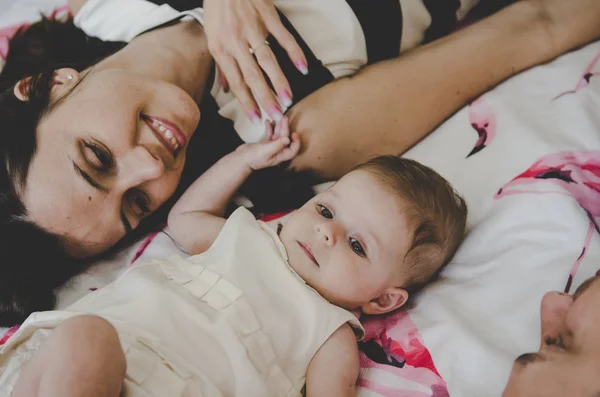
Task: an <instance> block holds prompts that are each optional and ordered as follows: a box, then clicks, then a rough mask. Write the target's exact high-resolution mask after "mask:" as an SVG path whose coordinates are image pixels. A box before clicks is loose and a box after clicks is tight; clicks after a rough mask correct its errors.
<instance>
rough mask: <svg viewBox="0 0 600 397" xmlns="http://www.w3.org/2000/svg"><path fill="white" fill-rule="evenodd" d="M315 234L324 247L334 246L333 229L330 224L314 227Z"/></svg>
mask: <svg viewBox="0 0 600 397" xmlns="http://www.w3.org/2000/svg"><path fill="white" fill-rule="evenodd" d="M314 230H315V234H316V235H317V237H318V238H319V240H320V241H321V242H323V243H324V244H325V245H328V246H332V245H334V244H335V240H336V236H335V227H334V226H333V224H332V223H331V222H330V223H329V224H326V223H320V224H317V225H315V229H314Z"/></svg>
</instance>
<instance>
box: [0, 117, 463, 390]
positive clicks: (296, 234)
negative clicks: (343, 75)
mask: <svg viewBox="0 0 600 397" xmlns="http://www.w3.org/2000/svg"><path fill="white" fill-rule="evenodd" d="M299 148H300V142H299V138H298V136H297V134H290V133H289V128H288V124H287V119H285V118H284V119H282V121H281V122H280V123H279V124H277V126H276V128H275V129H274V130H273V129H272V128H271V127H270V126H268V127H267V134H266V137H265V139H264V140H263V141H262V142H260V143H254V144H245V145H242V146H240V147H239V148H238V150H236V151H235V152H233V153H231V154H229V155H227V156H225V157H224V158H222V159H221V160H220V161H219V162H218V163H217V164H215V165H214V166H213V167H212V168H211V169H210V170H208V171H207V172H206V173H205V174H203V175H202V176H201V177H200V178H199V179H198V180H197V181H196V182H195V183H194V184H193V185H192V186H191V187H190V188H189V189H188V190H187V191H186V192H185V194H184V195H183V196H182V197H181V199H180V200H179V201H178V202H177V203H176V205H175V206H174V207H173V209H172V210H171V213H170V215H169V228H170V230H171V232H172V236H173V238H174V239H175V241H176V242H177V243H178V244H179V245H180V247H181V248H182V249H183V250H184V251H186V252H187V253H189V254H190V255H192V256H190V257H188V258H185V259H184V258H183V257H181V256H180V255H172V256H170V257H169V258H167V259H163V260H151V261H149V262H148V263H145V264H142V265H139V266H133V267H132V268H130V269H129V270H128V271H127V272H125V273H124V274H123V275H122V276H121V277H120V278H119V279H117V280H116V281H115V282H113V283H112V284H110V285H108V286H107V287H105V288H103V289H101V290H99V291H96V292H94V293H91V294H89V295H88V296H86V297H85V298H83V299H82V300H80V301H79V302H77V303H75V304H74V305H73V306H71V307H69V308H68V309H67V310H65V311H54V312H42V313H34V314H33V315H32V316H30V318H29V319H28V320H27V321H26V322H25V324H23V326H22V327H21V329H20V330H19V331H18V332H17V333H16V334H15V335H13V337H12V338H11V339H10V340H9V341H8V343H7V344H6V345H5V346H4V347H2V348H1V349H0V396H6V395H11V393H12V396H38V395H44V396H61V397H64V396H86V397H89V396H118V395H119V394H120V393H122V395H124V396H128V397H129V396H156V397H164V396H182V397H187V396H194V397H197V396H207V397H220V396H223V397H225V396H257V397H264V396H274V397H275V396H277V397H279V396H290V397H291V396H300V395H302V394H303V393H305V394H306V395H307V396H347V395H354V394H355V384H356V380H357V377H358V372H359V354H358V349H357V343H356V342H357V339H358V340H360V339H361V337H362V335H363V329H362V327H361V325H360V322H359V318H360V315H361V314H366V315H370V314H383V313H387V312H390V311H392V310H395V309H397V308H399V307H401V306H402V305H404V304H405V303H406V302H407V300H408V299H409V296H411V294H414V293H415V292H417V291H418V290H419V289H420V288H421V287H422V286H423V285H425V284H426V283H427V282H429V281H430V280H431V279H432V278H433V277H434V275H436V274H437V273H438V272H439V271H440V270H441V268H442V267H443V266H444V265H445V264H446V263H448V261H449V260H450V259H451V258H452V256H453V255H454V253H455V252H456V250H457V248H458V246H459V244H460V242H461V240H462V238H463V233H464V228H465V221H466V213H467V210H466V206H465V203H464V201H463V200H462V198H460V197H459V196H458V195H457V194H456V193H455V191H454V190H453V189H452V188H451V186H450V185H449V184H448V182H446V181H445V180H444V179H443V178H442V177H441V176H440V175H438V174H437V173H435V172H434V171H433V170H431V169H429V168H427V167H425V166H423V165H420V164H418V163H416V162H414V161H410V160H406V159H402V158H400V157H396V156H384V157H377V158H375V159H373V160H371V161H369V162H367V163H365V164H362V165H360V166H358V167H357V168H356V169H355V170H353V171H352V172H350V173H348V174H347V175H345V176H344V177H343V178H341V179H340V180H339V181H338V182H337V183H335V184H334V185H333V187H331V188H330V189H328V190H327V191H325V192H323V193H321V194H318V195H317V196H316V197H314V199H312V200H311V201H309V202H308V203H306V204H305V205H304V206H303V207H302V208H300V209H299V210H297V211H296V212H294V213H293V214H292V215H291V216H290V217H289V219H288V220H287V221H286V222H285V224H284V225H283V226H281V225H280V226H279V228H278V230H277V232H276V231H274V230H273V229H271V228H270V227H269V226H267V225H266V224H264V223H262V222H260V221H257V220H255V218H254V217H253V216H252V215H251V213H250V212H249V211H248V210H246V209H244V208H240V209H238V210H236V211H235V212H234V213H233V214H232V215H231V216H230V217H229V219H224V218H223V215H224V211H225V207H226V205H227V203H229V202H230V200H231V199H232V197H233V196H234V195H235V193H236V191H237V189H238V188H239V186H240V185H241V184H242V183H243V182H244V180H245V179H246V178H247V177H248V176H249V175H250V174H251V173H252V171H253V170H257V169H260V168H265V167H270V166H274V165H277V164H279V163H281V162H283V161H287V160H289V159H291V158H293V157H294V156H295V155H296V154H297V153H298V150H299ZM85 314H88V315H85ZM89 314H93V315H94V316H92V315H89ZM115 331H116V332H115Z"/></svg>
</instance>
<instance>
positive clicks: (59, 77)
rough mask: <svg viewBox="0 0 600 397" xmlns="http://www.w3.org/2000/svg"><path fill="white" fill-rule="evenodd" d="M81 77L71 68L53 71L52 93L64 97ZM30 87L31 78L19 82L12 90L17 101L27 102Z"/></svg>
mask: <svg viewBox="0 0 600 397" xmlns="http://www.w3.org/2000/svg"><path fill="white" fill-rule="evenodd" d="M80 79H81V76H80V74H79V72H78V71H77V70H75V69H72V68H61V69H57V70H55V71H54V74H53V75H52V82H51V84H50V86H51V87H52V93H53V94H54V93H56V94H57V95H60V96H62V95H65V94H67V93H68V92H69V91H70V90H72V89H73V87H74V86H75V85H76V84H77V83H78V82H79V80H80ZM30 86H31V77H26V78H24V79H22V80H20V81H19V82H18V83H17V84H16V85H15V88H14V91H13V92H14V94H15V96H16V97H17V99H18V100H20V101H23V102H27V101H28V100H29V89H30Z"/></svg>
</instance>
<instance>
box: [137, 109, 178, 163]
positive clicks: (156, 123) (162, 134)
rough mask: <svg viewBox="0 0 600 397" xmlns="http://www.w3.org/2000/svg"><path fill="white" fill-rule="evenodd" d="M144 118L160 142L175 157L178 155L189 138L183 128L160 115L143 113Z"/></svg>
mask: <svg viewBox="0 0 600 397" xmlns="http://www.w3.org/2000/svg"><path fill="white" fill-rule="evenodd" d="M143 119H144V121H145V122H146V124H148V126H149V127H150V128H151V129H152V132H153V133H154V135H155V136H156V137H157V139H158V140H159V141H160V143H162V144H163V146H164V147H165V148H166V149H167V150H169V152H170V153H171V154H172V155H173V157H174V158H175V157H177V154H178V153H179V152H180V149H182V148H184V147H185V145H186V144H187V138H186V136H185V135H184V134H183V133H182V132H181V130H180V129H179V128H178V127H177V126H176V125H175V124H173V123H171V122H169V121H167V120H165V119H162V118H159V117H154V116H146V115H143Z"/></svg>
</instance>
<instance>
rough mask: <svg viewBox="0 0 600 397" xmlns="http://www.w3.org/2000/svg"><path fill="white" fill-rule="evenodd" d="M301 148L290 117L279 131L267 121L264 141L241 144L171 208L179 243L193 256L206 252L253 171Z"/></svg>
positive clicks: (287, 157) (171, 223) (269, 165)
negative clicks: (240, 188)
mask: <svg viewBox="0 0 600 397" xmlns="http://www.w3.org/2000/svg"><path fill="white" fill-rule="evenodd" d="M299 149H300V140H299V138H298V135H297V134H291V136H290V132H289V124H288V120H287V118H285V117H284V118H283V119H281V121H280V122H279V123H277V125H276V127H275V131H273V129H272V127H271V126H270V124H267V132H266V135H265V138H264V139H263V140H262V141H261V142H259V143H247V144H244V145H241V146H240V147H238V148H237V150H236V151H234V152H232V153H230V154H228V155H227V156H225V157H223V158H222V159H221V160H219V161H218V162H217V163H216V164H215V165H213V166H212V167H211V168H210V169H209V170H208V171H206V172H205V173H204V174H202V175H201V176H200V177H199V178H198V179H197V180H196V181H195V182H194V183H193V184H192V185H191V186H190V187H189V188H188V190H186V192H185V193H184V194H183V196H181V198H180V199H179V201H178V202H177V203H176V204H175V206H174V207H173V209H171V212H170V213H169V228H170V229H171V231H172V236H173V238H174V239H175V241H176V242H177V244H179V246H180V247H181V248H182V249H184V250H185V251H186V252H187V253H189V254H191V255H193V254H199V253H201V252H204V251H206V250H207V249H208V248H209V247H210V246H211V244H212V243H213V241H214V239H215V238H216V237H217V235H218V234H219V232H220V231H221V228H222V227H223V224H224V223H225V219H224V218H223V215H224V213H225V208H226V207H227V204H228V203H229V202H230V201H231V199H232V198H233V196H234V195H235V193H236V192H237V191H238V189H239V187H240V186H241V185H242V183H244V181H245V180H246V179H247V178H248V177H249V176H250V174H251V173H252V171H254V170H258V169H261V168H267V167H273V166H275V165H277V164H279V163H281V162H283V161H288V160H290V159H292V158H293V157H294V156H295V155H296V154H297V153H298V150H299Z"/></svg>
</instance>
